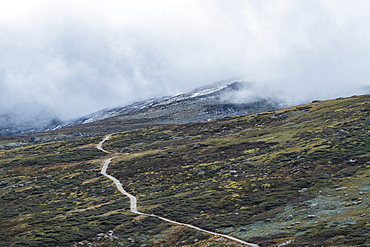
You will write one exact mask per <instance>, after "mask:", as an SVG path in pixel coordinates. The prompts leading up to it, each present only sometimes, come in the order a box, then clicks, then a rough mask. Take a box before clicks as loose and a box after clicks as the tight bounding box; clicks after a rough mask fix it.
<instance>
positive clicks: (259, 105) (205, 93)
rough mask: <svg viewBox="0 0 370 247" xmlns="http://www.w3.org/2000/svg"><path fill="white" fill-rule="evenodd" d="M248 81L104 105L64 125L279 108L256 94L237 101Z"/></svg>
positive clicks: (196, 118) (202, 117)
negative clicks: (109, 106)
mask: <svg viewBox="0 0 370 247" xmlns="http://www.w3.org/2000/svg"><path fill="white" fill-rule="evenodd" d="M248 88H250V84H249V83H247V82H239V81H234V82H218V83H214V84H211V85H208V86H204V87H200V88H197V89H195V90H193V91H190V92H187V93H181V94H178V95H175V96H166V97H159V98H151V99H149V100H143V101H138V102H135V103H132V104H129V105H125V106H120V107H115V108H109V109H104V110H101V111H98V112H96V113H92V114H89V115H87V116H84V117H82V118H78V119H76V120H74V121H71V122H69V123H67V124H65V125H62V126H60V127H71V126H76V125H80V124H87V123H93V122H96V121H100V120H105V119H108V118H117V119H120V120H127V121H130V122H137V123H146V122H151V123H159V124H173V123H189V122H200V121H208V120H213V119H218V118H223V117H229V116H236V115H246V114H253V113H257V112H264V111H270V110H274V109H277V108H279V107H278V104H277V102H273V101H272V100H267V99H263V98H258V97H256V98H255V99H253V100H251V99H246V100H245V101H247V100H248V101H249V103H237V102H236V101H235V100H234V99H235V95H236V93H238V92H241V91H242V90H248Z"/></svg>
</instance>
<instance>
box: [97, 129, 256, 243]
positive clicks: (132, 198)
mask: <svg viewBox="0 0 370 247" xmlns="http://www.w3.org/2000/svg"><path fill="white" fill-rule="evenodd" d="M110 137H111V135H107V136H106V137H105V138H104V139H103V140H102V141H101V142H99V144H98V145H97V146H96V148H97V149H99V150H101V151H103V152H104V153H107V154H112V152H109V151H107V150H105V149H104V148H103V143H104V142H106V141H107V140H109V138H110ZM116 157H117V156H114V157H112V158H109V159H106V160H105V161H104V165H103V168H102V169H101V174H103V175H104V176H106V177H107V178H109V179H110V180H112V181H113V182H114V184H115V185H116V187H117V189H118V190H119V191H120V192H121V193H122V194H124V195H125V196H127V197H129V198H130V208H131V212H133V213H135V214H140V215H146V216H151V217H156V218H158V219H161V220H163V221H166V222H169V223H172V224H175V225H180V226H186V227H189V228H193V229H195V230H197V231H200V232H205V233H209V234H211V235H214V236H219V237H224V238H227V239H229V240H232V241H235V242H238V243H241V244H245V245H248V246H251V247H259V246H258V245H256V244H252V243H248V242H245V241H243V240H241V239H238V238H236V237H232V236H229V235H225V234H220V233H216V232H211V231H207V230H204V229H202V228H199V227H196V226H193V225H189V224H185V223H181V222H177V221H173V220H170V219H167V218H163V217H161V216H158V215H155V214H146V213H143V212H140V211H139V210H138V209H137V199H136V197H135V196H133V195H131V194H130V193H128V192H127V191H126V190H124V189H123V187H122V184H121V183H120V181H118V179H116V178H115V177H113V176H111V175H108V174H107V168H108V165H109V164H110V162H111V161H112V159H114V158H116Z"/></svg>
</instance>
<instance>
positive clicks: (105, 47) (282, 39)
mask: <svg viewBox="0 0 370 247" xmlns="http://www.w3.org/2000/svg"><path fill="white" fill-rule="evenodd" d="M3 5H4V6H2V8H1V9H0V56H1V60H0V88H1V90H0V106H1V108H0V109H1V110H0V114H3V113H6V112H9V111H19V112H22V114H24V115H27V114H29V115H30V116H32V115H33V114H36V113H37V114H39V113H40V112H41V113H42V112H43V111H45V109H47V110H46V111H47V112H48V114H49V115H50V114H54V115H55V116H57V117H59V118H61V119H63V120H67V119H71V118H76V117H79V116H82V115H85V114H88V113H91V112H94V111H97V110H100V109H103V108H106V107H111V106H116V105H123V104H126V103H129V102H132V101H135V100H140V99H146V98H149V97H153V96H161V95H170V94H175V93H179V92H184V91H187V90H191V89H193V88H196V87H199V86H203V85H206V84H209V83H212V82H215V81H219V80H223V79H227V78H239V79H240V80H245V81H249V82H253V83H254V87H253V91H252V92H251V91H248V92H245V94H240V95H238V100H240V101H243V100H245V101H248V99H249V98H250V97H253V96H255V95H259V96H263V97H278V98H280V99H283V100H285V101H286V102H287V103H288V104H298V103H304V102H307V101H310V100H315V99H326V98H335V97H340V96H351V95H352V94H362V93H369V91H370V89H369V85H370V83H369V78H370V69H369V66H370V61H369V60H370V40H369V39H370V32H368V26H369V24H370V15H369V14H368V13H369V11H370V2H369V1H367V0H357V1H348V0H326V1H321V0H282V1H268V0H258V1H257V0H249V1H238V0H236V1H222V0H213V1H211V0H208V1H207V0H205V1H195V0H194V1H191V0H189V1H161V0H158V1H142V0H139V1H118V0H107V1H98V0H93V1H87V0H80V1H69V0H65V1H61V0H56V1H46V0H28V1H26V0H14V1H11V2H10V3H6V4H3ZM20 109H21V110H20Z"/></svg>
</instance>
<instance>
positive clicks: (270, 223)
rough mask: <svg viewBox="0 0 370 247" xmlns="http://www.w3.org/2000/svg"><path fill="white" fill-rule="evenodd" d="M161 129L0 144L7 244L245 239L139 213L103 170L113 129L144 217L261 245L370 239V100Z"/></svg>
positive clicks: (115, 164) (128, 186) (115, 148)
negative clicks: (106, 176) (105, 136)
mask: <svg viewBox="0 0 370 247" xmlns="http://www.w3.org/2000/svg"><path fill="white" fill-rule="evenodd" d="M130 124H131V125H130ZM155 125H158V124H154V123H153V124H151V123H145V124H143V125H141V124H140V123H128V122H124V121H123V120H121V121H120V120H119V118H111V119H106V120H104V121H101V122H99V121H98V122H95V123H90V124H89V125H86V126H85V127H86V128H88V129H89V130H86V132H88V131H91V129H94V131H96V133H95V134H94V135H84V125H80V126H78V127H77V126H75V127H73V128H66V129H59V130H57V131H49V132H45V133H41V134H36V133H35V134H30V135H19V136H12V137H6V138H5V137H4V138H2V139H0V147H2V148H1V149H0V174H1V178H0V180H1V181H0V182H1V183H0V202H1V205H2V206H1V207H0V215H1V216H0V245H1V246H54V247H55V246H60V247H61V246H242V245H241V244H238V243H235V242H233V241H231V240H228V239H224V238H222V237H217V236H213V235H210V234H207V233H203V232H198V231H196V230H194V229H189V228H187V227H185V226H178V225H173V224H171V223H168V222H163V221H161V220H160V219H157V218H154V217H150V216H144V215H141V216H140V215H137V214H134V213H132V212H131V211H130V210H129V209H130V205H129V200H128V198H127V197H125V196H124V195H122V194H121V193H119V191H118V190H117V189H116V187H115V186H114V185H113V183H112V181H111V180H109V179H107V178H105V177H104V176H102V174H101V173H100V170H101V167H102V164H103V161H104V160H105V159H107V158H108V157H110V155H111V154H106V153H103V152H101V151H100V150H98V149H97V148H96V145H97V144H98V143H99V142H100V141H101V140H102V139H103V138H104V135H106V134H112V137H111V138H110V139H109V140H108V141H106V142H105V143H104V149H105V150H109V151H110V152H112V155H113V154H114V155H115V156H117V157H116V158H115V159H113V160H112V163H111V164H110V166H109V168H108V170H107V173H108V174H110V175H112V176H114V177H115V178H117V179H119V181H120V182H121V183H122V184H123V187H124V188H125V190H127V191H128V192H129V193H131V194H132V195H135V196H136V197H137V199H138V208H139V210H140V211H141V212H144V213H148V214H155V215H159V216H163V217H165V218H168V219H172V220H175V221H178V222H182V223H187V224H191V225H194V226H197V227H200V228H203V229H206V230H210V231H214V232H217V233H222V234H228V235H231V236H235V237H237V238H240V239H243V240H246V241H248V242H251V243H255V244H258V245H259V246H370V214H369V207H370V95H363V96H353V97H350V98H338V99H333V100H327V101H315V102H312V103H310V104H306V105H299V106H293V107H290V108H285V109H280V110H275V111H270V112H264V113H257V114H253V115H246V116H235V117H227V118H222V119H217V120H212V121H206V122H195V123H187V124H171V125H167V124H165V125H161V126H155ZM104 126H108V127H107V128H106V129H105V127H104ZM121 126H129V127H128V129H129V130H127V131H124V132H121V131H120V130H121V129H120V128H121ZM152 126H154V127H152ZM107 130H109V131H107ZM75 132H78V133H79V134H78V135H75V138H64V139H63V138H60V136H68V137H70V136H73V135H74V134H73V133H75ZM37 135H41V136H47V137H48V138H47V141H39V142H37V141H35V138H36V137H37ZM35 136H36V137H35ZM37 138H38V137H37ZM11 143H15V144H14V145H9V144H11ZM16 144H17V145H16Z"/></svg>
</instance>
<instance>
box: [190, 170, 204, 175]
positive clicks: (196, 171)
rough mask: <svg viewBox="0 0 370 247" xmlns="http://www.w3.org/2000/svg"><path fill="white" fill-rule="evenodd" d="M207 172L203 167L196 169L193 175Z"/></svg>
mask: <svg viewBox="0 0 370 247" xmlns="http://www.w3.org/2000/svg"><path fill="white" fill-rule="evenodd" d="M204 173H205V172H204V171H203V170H202V169H196V170H195V171H193V175H199V174H200V175H203V174H204Z"/></svg>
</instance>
